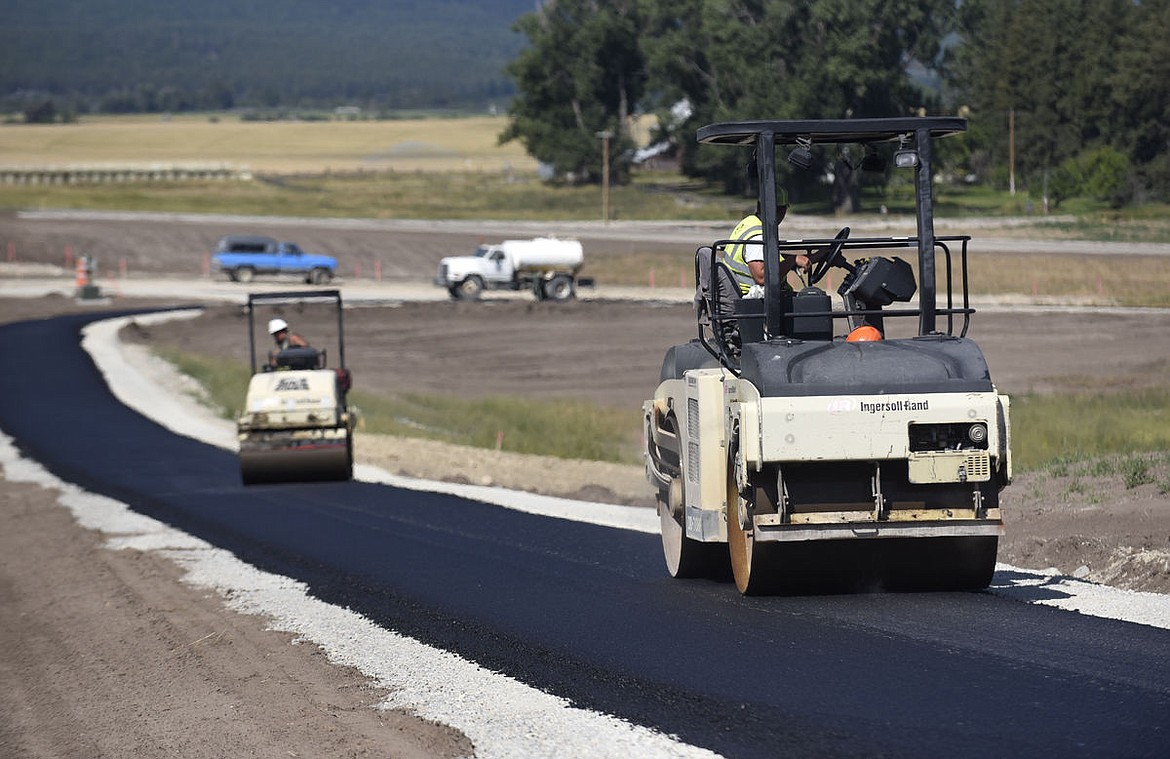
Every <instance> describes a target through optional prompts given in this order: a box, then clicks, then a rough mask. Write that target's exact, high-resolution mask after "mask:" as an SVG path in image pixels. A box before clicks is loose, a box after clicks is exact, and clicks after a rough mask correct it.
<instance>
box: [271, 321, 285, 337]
mask: <svg viewBox="0 0 1170 759" xmlns="http://www.w3.org/2000/svg"><path fill="white" fill-rule="evenodd" d="M282 329H288V322H286V321H285V320H284V319H273V320H272V321H270V322H268V334H270V335H275V334H276V333H277V332H279V331H281V330H282Z"/></svg>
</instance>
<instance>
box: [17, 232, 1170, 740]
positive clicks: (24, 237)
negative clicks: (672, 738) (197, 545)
mask: <svg viewBox="0 0 1170 759" xmlns="http://www.w3.org/2000/svg"><path fill="white" fill-rule="evenodd" d="M246 231H261V232H264V233H268V234H272V233H274V232H273V230H271V229H267V228H266V229H264V230H254V229H251V230H250V229H245V228H241V227H240V226H239V225H233V224H219V225H214V224H208V225H202V226H199V225H193V224H182V223H144V222H134V223H128V222H72V223H67V224H62V223H50V222H35V223H34V222H28V221H18V220H16V219H13V218H0V237H6V238H7V240H9V241H11V242H13V243H14V245H15V247H16V250H17V251H18V256H19V258H20V260H22V261H31V262H33V263H38V264H41V265H52V264H59V263H60V262H61V252H62V250H63V248H64V246H66V245H71V246H73V248H72V250H73V251H78V252H79V251H82V250H87V251H89V252H95V251H101V252H103V253H104V254H105V256H106V257H107V258H109V260H117V259H118V258H119V257H122V256H125V257H128V259H129V261H130V262H131V263H130V268H131V271H133V272H135V273H139V272H149V273H152V274H157V275H162V274H167V275H185V276H191V277H198V276H199V272H200V261H201V258H202V256H203V254H204V252H205V251H207V250H209V246H210V245H211V243H213V242H214V240H215V239H216V238H217V237H218V236H219V235H220V234H227V233H231V232H246ZM280 231H287V232H289V234H287V235H283V236H287V237H288V238H289V239H295V240H297V241H299V242H301V243H302V245H304V246H305V247H306V248H314V247H320V248H323V249H327V250H330V252H339V251H351V252H352V256H353V258H351V259H348V260H349V265H352V264H353V263H354V262H356V261H361V260H365V261H367V264H366V265H367V267H368V266H369V263H368V262H369V261H372V260H373V259H372V256H373V255H374V254H375V252H377V254H378V255H379V256H380V260H383V261H384V262H385V263H384V264H383V265H384V266H385V267H386V268H385V269H384V270H383V271H384V273H385V276H387V277H390V276H391V273H392V272H397V273H398V274H399V275H401V276H402V277H404V278H406V277H410V278H415V279H417V278H418V276H419V272H420V271H422V272H424V273H425V274H428V275H429V272H430V271H432V270H433V266H434V264H435V263H436V262H437V260H438V258H439V257H440V256H442V255H447V254H450V253H451V252H452V249H455V250H460V249H465V248H466V244H467V243H469V242H474V240H467V239H464V238H465V237H467V236H466V235H450V236H443V235H441V234H439V235H436V234H426V235H421V234H420V235H417V236H409V235H407V236H401V237H397V238H394V239H386V238H385V236H384V235H382V236H379V235H377V234H376V233H372V232H347V231H345V230H337V229H323V228H322V229H318V228H309V229H302V228H300V227H298V228H296V229H290V230H280ZM277 236H282V235H281V234H280V233H279V232H277ZM622 249H623V246H622V244H621V243H620V242H613V243H611V244H610V245H609V247H605V246H604V245H602V246H600V247H591V246H588V245H587V250H590V251H591V253H592V252H593V251H594V250H597V251H599V252H598V254H599V255H605V254H606V251H607V250H609V251H617V252H620V251H621V250H622ZM343 255H345V254H343ZM361 256H366V258H364V259H362V258H361ZM367 270H368V269H367ZM174 302H175V301H173V300H171V299H157V300H153V301H135V302H130V301H125V300H123V301H120V302H118V304H117V305H118V306H119V307H131V306H136V305H143V306H151V305H167V304H171V303H174ZM93 308H94V306H92V305H88V304H79V303H77V302H75V301H74V300H72V299H70V298H64V297H53V296H51V297H46V298H37V299H3V300H0V322H9V321H15V320H21V319H28V318H40V317H44V316H49V315H53V314H58V313H65V312H70V311H77V310H92V309H93ZM288 316H292V317H293V318H290V319H289V320H290V321H292V322H293V323H294V326H295V327H296V328H298V329H301V330H302V331H305V332H310V331H312V333H311V335H310V336H311V337H312V338H313V339H314V340H315V341H316V340H327V339H328V337H329V335H328V330H326V329H324V328H321V329H320V331H318V327H317V326H316V324H315V322H314V321H312V320H311V318H310V317H311V314H299V313H292V314H289V315H288ZM301 317H303V319H301ZM1167 321H1170V314H1164V315H1156V316H1153V317H1151V316H1150V315H1148V314H1136V313H1130V314H1104V313H1075V314H1073V313H1070V314H1065V315H1062V316H1060V317H1059V319H1058V322H1057V323H1054V318H1053V316H1052V315H1051V314H1036V313H1027V312H1011V313H1008V312H996V311H994V310H992V309H988V310H987V312H986V313H982V314H980V315H978V316H977V317H976V321H975V322H974V325H973V327H972V331H971V333H970V334H971V336H973V337H975V338H976V339H978V340H979V342H980V344H981V345H982V346H983V348H984V350H985V352H986V354H987V357H988V360H989V363H990V364H991V369H992V375H993V376H994V377H995V378H996V380H997V384H998V385H999V387H1000V389H1001V390H1002V391H1004V392H1007V393H1009V394H1010V393H1023V392H1051V391H1058V390H1069V389H1102V388H1136V387H1143V386H1152V385H1163V384H1165V383H1166V382H1167V380H1170V358H1168V357H1170V337H1168V335H1170V330H1167V329H1166V328H1167V326H1168V325H1167ZM302 322H303V323H302ZM311 325H312V326H311ZM692 330H693V321H692V318H691V314H690V310H689V307H688V306H686V305H654V304H650V303H644V302H643V303H636V302H618V301H592V302H585V301H581V302H577V303H573V304H569V305H567V306H553V305H549V304H536V303H531V302H527V301H493V302H483V303H447V302H438V303H430V304H427V303H413V304H403V305H401V306H398V307H380V308H362V309H354V310H352V311H350V312H348V313H347V323H346V332H347V338H348V340H347V360H348V363H349V365H350V366H351V367H352V368H353V370H354V373H355V382H356V383H357V385H358V386H359V387H361V388H363V389H365V390H370V391H374V392H385V393H395V392H401V391H403V390H404V389H415V390H419V391H422V392H426V393H439V394H452V395H461V396H483V395H499V394H522V395H526V396H532V397H541V398H578V399H579V398H586V399H589V400H591V401H593V402H596V403H598V404H605V405H608V406H613V407H616V408H623V409H629V410H630V413H631V420H632V424H637V414H638V409H639V407H640V405H641V402H642V400H643V399H644V398H645V397H646V396H647V394H649V393H650V392H652V390H653V388H654V386H655V385H656V384H657V381H658V370H659V363H660V361H661V357H662V352H663V350H664V348H665V347H666V346H668V345H670V344H673V343H676V342H681V341H684V340H687V339H689V338H690V337H691V335H692ZM243 335H244V328H243V322H242V319H241V316H240V313H239V309H238V308H234V307H229V306H213V307H211V308H209V309H208V311H207V312H206V314H205V315H204V316H202V317H201V318H199V319H197V320H195V321H191V322H185V323H177V324H175V325H174V326H173V327H168V328H166V329H153V330H149V331H140V332H139V334H138V335H137V336H136V337H135V338H134V339H136V340H139V341H141V342H143V343H144V344H146V345H148V346H149V345H159V344H163V343H166V344H170V345H175V346H178V347H181V348H183V349H185V350H192V351H198V352H201V353H208V354H213V355H227V356H234V357H237V358H240V359H242V360H246V358H247V347H246V344H245V343H244V341H243V340H242V339H241V338H242V336H243ZM356 447H357V453H358V456H359V459H360V460H362V461H365V462H369V463H375V464H378V465H380V466H382V467H383V468H385V469H387V470H388V471H391V472H395V473H401V474H406V475H412V476H419V477H426V478H431V479H446V480H453V481H463V482H474V483H484V484H497V485H503V486H507V487H513V488H519V489H528V490H533V491H536V492H543V493H551V494H556V495H568V496H573V497H579V498H585V499H590V500H599V501H612V502H618V503H627V504H634V505H641V506H646V507H650V506H651V503H652V495H653V494H652V491H651V490H650V489H649V486H648V485H647V484H646V482H645V479H644V477H643V474H642V471H641V468H640V467H639V466H637V465H634V464H630V465H616V464H599V463H597V462H583V461H573V462H567V461H563V460H556V459H547V458H543V457H536V456H522V455H519V454H513V453H508V452H507V451H502V452H501V451H492V450H477V449H466V448H459V447H453V446H445V445H442V444H439V443H430V442H426V441H418V440H402V439H394V438H385V437H380V438H379V437H374V436H369V435H362V436H360V437H359V440H358V442H357V446H356ZM1165 461H1166V457H1163V458H1162V464H1160V465H1159V466H1160V467H1161V469H1160V470H1157V471H1156V472H1155V473H1154V474H1155V476H1154V481H1153V482H1149V483H1147V484H1143V485H1141V486H1139V487H1134V488H1127V487H1126V485H1125V482H1124V481H1123V479H1122V477H1121V476H1120V475H1097V476H1092V475H1087V474H1084V473H1081V474H1077V473H1070V474H1067V475H1064V476H1055V475H1052V474H1036V473H1026V474H1022V475H1019V476H1017V478H1016V481H1015V483H1014V484H1013V485H1012V486H1011V487H1009V488H1008V489H1007V490H1006V491H1005V492H1004V497H1003V506H1004V512H1005V514H1006V517H1005V518H1006V521H1007V522H1008V524H1007V536H1006V537H1005V538H1004V539H1003V540H1002V541H1001V544H1000V554H999V557H1000V560H1001V561H1003V562H1006V563H1010V564H1013V565H1016V566H1021V567H1029V568H1036V569H1044V568H1049V567H1052V568H1054V569H1055V571H1058V572H1061V573H1066V574H1076V575H1078V576H1082V577H1086V578H1088V579H1090V580H1095V581H1099V582H1105V583H1109V584H1111V585H1115V586H1119V587H1125V588H1133V589H1143V590H1152V591H1157V592H1162V593H1168V592H1170V494H1168V493H1167V492H1165V490H1166V489H1167V487H1168V483H1170V473H1168V472H1167V465H1166V463H1165ZM55 498H56V497H55V494H54V493H53V492H52V491H48V490H43V489H40V488H36V487H32V486H28V485H23V484H17V483H10V482H4V481H0V502H2V503H3V508H0V604H2V605H3V608H4V609H5V613H4V614H3V615H0V635H2V639H3V640H4V641H6V644H5V645H4V646H0V677H2V681H3V682H4V683H5V684H6V687H5V688H3V689H0V709H3V711H4V713H5V714H6V715H7V716H6V718H5V719H3V720H0V755H4V756H74V755H76V756H81V755H86V756H125V755H158V754H168V755H181V756H190V757H212V756H226V755H232V756H247V755H256V756H276V755H278V754H279V755H289V756H297V755H300V756H304V755H311V756H385V755H393V756H425V757H439V756H455V755H468V754H471V753H473V748H472V747H471V746H469V745H468V743H467V742H466V739H465V738H463V737H462V736H460V735H458V734H454V733H453V732H452V731H450V730H448V729H446V728H443V727H441V726H435V725H432V724H430V723H427V722H424V721H422V720H417V719H414V718H412V717H410V716H409V715H402V714H388V713H384V712H376V711H375V710H373V709H372V708H370V707H371V706H372V705H373V704H375V703H376V702H377V701H378V700H379V698H378V694H377V693H376V692H373V691H371V690H369V688H368V685H367V684H366V683H365V681H364V679H363V678H361V677H360V676H358V675H357V674H356V673H353V672H349V671H346V670H343V669H340V668H337V667H334V666H332V665H329V664H328V663H326V662H325V660H324V657H323V656H322V655H321V654H320V653H319V652H318V651H316V650H315V649H313V647H310V646H292V645H289V643H290V641H289V638H288V636H285V635H280V634H277V633H273V632H270V631H266V630H264V628H263V621H262V620H258V619H255V618H252V617H242V616H238V615H235V614H234V613H230V612H227V611H225V610H224V608H223V607H222V605H221V604H220V602H219V600H218V599H216V598H212V597H205V596H202V595H200V594H199V593H198V592H195V591H193V590H191V589H190V588H188V587H186V586H184V585H183V584H182V583H180V582H177V581H176V580H177V576H178V571H177V570H176V568H175V567H173V566H172V565H170V564H169V563H167V562H165V561H163V560H161V559H158V558H156V557H153V556H151V555H145V554H139V553H137V552H134V551H117V552H115V551H110V550H106V549H103V548H102V547H101V545H100V539H99V538H98V537H96V536H95V535H93V534H91V533H89V532H87V531H85V530H83V529H81V528H79V527H78V526H77V525H76V524H74V523H73V522H72V520H71V519H70V517H69V515H68V512H67V511H66V510H64V509H63V508H62V507H59V506H58V505H56V502H55Z"/></svg>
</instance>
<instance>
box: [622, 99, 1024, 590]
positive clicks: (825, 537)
mask: <svg viewBox="0 0 1170 759" xmlns="http://www.w3.org/2000/svg"><path fill="white" fill-rule="evenodd" d="M965 129H966V121H965V120H963V119H959V118H941V117H940V118H892V119H850V120H801V121H748V122H734V123H716V124H710V125H708V126H705V127H703V128H701V129H699V131H698V135H697V137H698V140H699V142H701V143H705V144H710V145H730V146H741V147H742V148H749V149H751V150H752V153H753V156H754V160H753V161H752V163H751V165H750V171H751V173H752V175H754V178H755V179H756V180H757V181H758V187H759V192H758V196H759V202H760V210H761V216H762V231H763V235H762V238H760V239H757V240H754V241H752V242H749V243H748V244H749V245H759V246H762V248H763V254H764V283H763V287H762V290H763V292H762V297H760V298H752V297H742V296H741V293H740V288H739V287H737V286H736V285H735V282H734V281H733V279H732V275H731V274H730V272H729V271H728V269H727V266H726V265H725V262H724V259H723V256H722V253H723V251H724V250H726V249H727V248H728V247H729V246H730V245H731V244H732V241H731V240H719V241H716V242H714V243H712V244H711V245H710V246H705V247H702V248H700V249H699V251H698V252H697V254H696V277H697V280H698V281H699V283H700V287H699V291H698V293H697V295H696V309H697V311H698V321H699V336H698V339H696V340H694V341H692V342H690V343H688V344H683V345H676V346H674V347H672V348H670V349H669V350H668V351H667V352H666V356H665V358H664V361H663V364H662V371H661V377H660V380H661V384H659V386H658V388H657V390H656V391H655V393H654V398H653V399H652V400H648V401H646V402H645V403H644V405H643V411H644V440H645V448H646V450H645V460H646V468H647V476H648V478H649V480H650V481H651V483H652V484H653V485H654V486H655V487H656V489H657V493H658V509H659V515H660V521H661V526H662V545H663V551H664V554H665V557H666V564H667V568H668V570H669V571H670V574H671V575H673V576H675V577H696V576H719V575H723V576H726V575H727V574H729V573H730V575H731V576H733V577H734V580H735V583H736V586H737V587H738V588H739V590H740V592H742V593H744V594H758V593H768V592H807V590H809V589H814V590H829V591H857V590H869V589H912V590H916V589H941V590H956V589H978V588H983V587H986V586H987V585H988V584H989V583H990V582H991V577H992V574H993V571H994V568H995V558H996V551H997V546H998V540H999V536H1000V535H1001V534H1002V532H1003V521H1002V518H1001V513H1000V506H999V494H1000V491H1001V490H1002V489H1003V488H1004V487H1005V486H1006V485H1007V484H1008V483H1009V482H1010V481H1011V475H1012V472H1011V449H1010V424H1009V400H1008V398H1007V396H1005V395H1001V394H1000V393H999V392H998V391H997V389H996V387H995V385H994V384H993V383H992V381H991V376H990V372H989V369H988V366H987V363H986V361H985V360H984V356H983V353H982V351H981V350H980V349H979V347H978V345H976V343H975V342H974V341H973V340H972V339H970V338H968V337H967V336H966V334H967V329H968V326H969V323H970V318H971V315H972V314H973V313H974V309H972V308H971V307H970V303H969V300H968V289H967V282H966V275H967V253H968V242H969V240H970V238H969V237H968V236H964V235H954V236H936V235H935V234H934V221H933V205H932V184H931V182H932V158H933V156H932V143H933V141H934V140H936V139H939V138H943V137H947V136H949V135H954V134H957V133H960V132H962V131H964V130H965ZM780 151H783V152H784V154H786V155H787V156H788V159H789V161H790V162H791V163H793V164H795V165H796V166H797V167H798V169H799V168H808V167H810V166H815V165H816V164H817V160H816V157H815V156H816V153H817V152H821V153H823V154H824V155H825V156H826V157H827V159H828V160H833V159H834V158H836V159H837V160H838V162H839V163H838V171H841V170H846V169H845V167H844V166H843V165H842V164H841V163H840V162H842V161H846V162H849V161H850V159H849V158H848V156H853V157H854V158H853V159H852V160H851V162H849V163H847V165H848V166H849V170H863V169H882V168H883V165H885V164H890V163H892V164H893V168H892V169H891V170H893V171H907V172H909V173H911V174H912V175H913V185H914V187H915V188H916V205H917V219H916V227H917V234H916V235H914V236H907V237H872V238H863V239H858V238H854V237H851V236H850V234H849V229H848V228H845V229H843V230H841V232H839V233H838V234H837V235H836V236H835V237H833V238H825V239H805V240H781V239H779V232H778V230H777V210H776V199H777V195H778V194H779V191H778V189H777V187H778V185H777V166H776V158H775V156H776V154H777V153H778V152H780ZM843 157H844V158H843ZM822 165H823V164H822ZM907 251H909V252H912V253H916V254H917V256H916V259H915V260H914V264H911V263H908V262H907V261H904V260H903V259H901V258H899V257H898V255H897V254H899V253H902V254H905V253H906V252H907ZM781 254H783V255H785V256H787V257H789V258H791V257H795V256H796V255H798V254H803V255H807V256H808V257H809V259H810V261H812V262H813V266H812V267H811V270H810V271H809V272H808V273H807V275H806V281H805V282H803V287H802V286H801V283H797V284H796V286H795V287H791V288H790V287H787V286H785V277H784V275H783V274H782V272H781V269H782V267H781V264H780V261H781V258H780V256H781ZM834 273H836V274H838V275H839V276H838V278H837V281H838V282H839V286H838V287H837V288H836V290H837V293H838V295H840V304H839V305H838V306H837V307H836V308H834V306H833V303H832V299H831V297H830V295H829V294H828V293H826V292H825V291H824V290H822V289H820V288H819V287H817V284H818V283H819V282H821V281H822V280H824V278H825V277H826V276H830V275H832V274H834ZM791 276H792V277H793V278H794V279H795V278H796V277H797V274H795V273H794V274H792V275H791ZM936 283H937V285H936ZM830 286H831V285H830ZM939 301H942V302H941V303H940V302H939Z"/></svg>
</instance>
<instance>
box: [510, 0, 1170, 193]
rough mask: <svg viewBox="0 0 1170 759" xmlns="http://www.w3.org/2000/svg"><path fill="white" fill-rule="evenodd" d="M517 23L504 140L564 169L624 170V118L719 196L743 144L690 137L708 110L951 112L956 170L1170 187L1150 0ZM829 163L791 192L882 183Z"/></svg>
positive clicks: (855, 5)
mask: <svg viewBox="0 0 1170 759" xmlns="http://www.w3.org/2000/svg"><path fill="white" fill-rule="evenodd" d="M515 28H516V30H517V31H519V32H520V33H521V34H523V35H524V36H525V38H526V39H527V40H528V45H527V46H526V47H525V48H524V49H523V50H522V51H521V52H520V53H519V55H518V56H517V57H516V58H515V59H514V60H513V61H512V62H511V63H510V64H509V65H508V67H507V69H506V70H507V73H508V74H509V76H511V77H512V79H513V81H514V82H515V86H516V90H517V95H516V97H515V98H514V99H513V101H512V103H511V105H510V107H509V111H508V115H509V122H508V126H507V128H506V129H505V131H504V132H503V133H502V134H501V135H500V139H501V141H509V140H519V141H521V142H522V144H523V145H524V146H525V148H526V149H527V150H528V152H529V153H530V154H531V155H532V156H533V157H535V158H537V159H538V160H540V161H542V162H544V163H546V164H548V165H550V166H551V167H553V169H554V173H555V176H557V177H559V178H562V179H565V178H567V179H570V180H572V181H598V180H599V177H600V175H601V173H602V172H601V162H602V151H603V147H604V144H603V142H609V149H610V156H611V166H610V176H611V181H622V180H623V179H624V178H626V177H628V175H629V172H630V169H631V158H632V156H633V149H634V141H633V136H632V133H631V125H632V119H633V118H634V116H635V115H637V114H655V115H657V116H658V123H659V124H660V132H659V133H658V134H656V135H655V138H656V139H661V140H667V141H669V142H670V143H671V144H672V145H673V146H674V149H675V150H676V151H677V159H678V161H679V164H680V166H681V168H682V171H683V172H684V173H685V174H686V175H688V176H692V177H698V178H702V179H705V180H707V181H709V182H717V183H720V184H722V185H723V186H724V187H725V188H726V189H727V190H728V191H729V192H743V191H745V190H746V189H747V184H748V182H749V181H750V179H749V177H748V176H747V173H746V172H745V171H744V164H743V162H744V156H743V155H741V154H737V151H729V150H727V149H719V148H708V147H707V146H702V145H697V144H695V142H694V133H695V129H696V128H697V127H699V126H701V125H703V124H707V123H711V122H715V121H733V120H750V119H786V118H861V117H884V116H906V115H916V114H917V115H926V114H929V115H939V114H958V115H963V116H966V117H967V118H968V120H969V131H968V133H967V134H966V135H964V136H963V137H962V138H953V139H952V140H946V141H943V143H942V151H941V153H942V154H941V156H940V158H941V160H942V161H943V163H944V165H946V166H947V169H948V170H949V171H951V172H953V173H955V174H957V175H961V176H971V177H975V178H976V179H977V181H982V182H988V183H993V184H995V185H997V186H1000V187H1007V186H1009V185H1010V184H1013V183H1014V184H1016V185H1018V186H1019V187H1020V188H1021V189H1023V190H1026V191H1028V192H1030V193H1032V194H1034V195H1036V196H1037V197H1044V198H1045V199H1046V200H1050V201H1051V202H1052V203H1053V204H1059V203H1060V202H1061V201H1062V200H1064V199H1066V198H1069V197H1073V196H1087V197H1091V198H1093V199H1095V200H1097V201H1100V202H1103V203H1108V204H1110V205H1112V206H1120V205H1123V204H1126V203H1129V202H1133V201H1138V202H1141V201H1148V200H1166V199H1168V198H1170V126H1168V124H1170V118H1168V117H1170V56H1168V55H1166V54H1165V46H1166V42H1165V41H1166V40H1167V39H1170V3H1166V2H1164V1H1162V0H1158V1H1157V2H1152V1H1150V0H962V2H957V1H956V0H803V1H799V0H548V1H547V2H545V3H543V4H542V5H541V6H540V7H538V8H537V9H536V10H534V11H533V12H530V13H527V14H525V15H524V16H522V17H521V18H520V19H519V21H518V22H517V23H516V26H515ZM680 104H681V106H680ZM603 133H609V134H612V135H613V137H612V138H611V139H610V140H607V141H603V140H601V139H599V137H598V135H600V134H603ZM827 160H828V161H830V164H829V165H827V166H825V167H823V168H824V169H825V170H824V171H822V172H820V173H818V174H817V175H816V176H805V175H791V176H786V177H785V178H784V179H785V182H786V185H787V186H788V187H789V190H790V193H791V192H795V193H796V194H797V196H798V198H799V197H800V196H804V197H810V198H811V197H825V198H831V199H832V202H834V203H835V204H836V205H838V206H842V205H843V204H849V203H852V204H853V205H855V204H856V198H857V194H856V188H857V185H858V183H859V182H861V181H876V182H881V181H883V178H882V177H878V178H876V179H869V180H860V179H858V178H857V176H856V175H857V173H856V172H852V171H849V170H848V167H847V166H846V165H844V164H843V163H842V160H841V158H840V157H828V158H827ZM844 163H845V164H848V159H847V158H846V159H845V162H844ZM825 177H832V181H831V182H830V183H829V185H828V186H826V185H825V182H824V180H825ZM849 183H852V185H853V186H852V187H850V186H848V185H849Z"/></svg>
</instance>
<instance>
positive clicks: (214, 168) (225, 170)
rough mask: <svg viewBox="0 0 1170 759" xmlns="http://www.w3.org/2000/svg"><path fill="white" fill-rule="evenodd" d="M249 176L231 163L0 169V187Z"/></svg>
mask: <svg viewBox="0 0 1170 759" xmlns="http://www.w3.org/2000/svg"><path fill="white" fill-rule="evenodd" d="M251 179H252V172H251V171H250V170H249V169H248V168H247V167H243V166H236V165H233V164H230V163H106V164H96V163H93V164H66V165H61V166H0V184H108V183H112V182H124V183H130V182H188V181H206V180H236V181H248V180H251Z"/></svg>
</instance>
